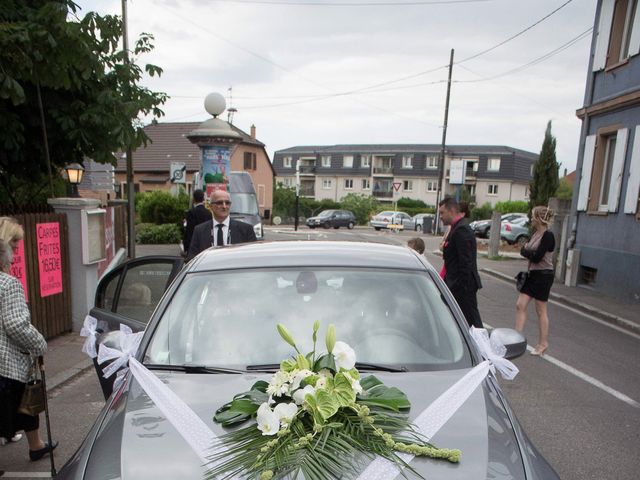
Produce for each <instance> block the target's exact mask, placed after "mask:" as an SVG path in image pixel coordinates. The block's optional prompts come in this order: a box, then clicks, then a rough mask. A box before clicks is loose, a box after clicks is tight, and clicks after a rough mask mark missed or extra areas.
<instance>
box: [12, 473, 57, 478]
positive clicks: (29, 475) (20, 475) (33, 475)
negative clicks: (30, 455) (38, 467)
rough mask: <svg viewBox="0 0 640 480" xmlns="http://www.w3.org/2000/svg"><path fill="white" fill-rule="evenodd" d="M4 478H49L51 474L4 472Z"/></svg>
mask: <svg viewBox="0 0 640 480" xmlns="http://www.w3.org/2000/svg"><path fill="white" fill-rule="evenodd" d="M4 478H51V472H4Z"/></svg>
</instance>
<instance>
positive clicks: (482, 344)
mask: <svg viewBox="0 0 640 480" xmlns="http://www.w3.org/2000/svg"><path fill="white" fill-rule="evenodd" d="M469 333H470V334H471V337H473V339H474V340H475V342H476V344H477V345H478V348H479V349H480V353H481V354H482V356H483V358H485V359H487V360H488V361H489V362H491V371H493V372H494V373H495V370H498V371H499V372H500V375H502V378H504V379H505V380H513V379H514V378H515V377H516V375H517V374H518V372H519V371H520V370H518V367H516V366H515V365H514V364H513V363H512V362H510V361H509V360H507V359H506V358H504V356H505V354H506V353H507V348H506V347H505V346H504V345H503V344H502V343H500V341H498V339H496V338H493V337H491V338H489V333H488V332H487V330H486V329H484V328H476V327H471V329H470V330H469Z"/></svg>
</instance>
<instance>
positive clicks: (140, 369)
mask: <svg viewBox="0 0 640 480" xmlns="http://www.w3.org/2000/svg"><path fill="white" fill-rule="evenodd" d="M120 332H121V336H120V347H121V350H118V349H116V348H110V347H107V346H105V345H100V350H99V353H98V363H100V364H102V363H103V362H106V361H109V360H114V361H113V362H112V363H111V364H109V365H107V367H106V368H105V369H104V377H105V378H108V377H110V376H111V375H113V374H114V373H115V372H118V374H117V375H118V377H117V378H116V381H115V382H114V386H113V388H114V390H117V389H118V388H120V386H121V384H122V382H123V381H124V376H125V375H126V372H127V371H128V370H131V374H132V375H133V376H134V377H135V379H136V381H137V382H138V384H139V385H140V386H141V387H142V389H143V390H144V392H145V394H146V395H147V396H148V397H149V398H150V399H151V400H152V401H153V403H154V404H155V405H156V407H158V409H159V410H160V412H162V414H163V415H164V416H165V418H166V419H167V420H169V422H171V424H172V425H173V427H174V428H175V429H176V430H177V431H178V433H179V434H180V435H182V437H183V438H184V439H185V441H186V442H187V443H188V444H189V445H190V446H191V448H192V449H193V451H194V452H195V453H196V454H197V455H198V457H200V460H201V461H202V463H203V464H206V463H209V460H208V459H207V456H209V455H211V454H212V451H211V445H212V443H213V441H214V440H215V439H216V438H217V437H216V435H215V433H213V431H212V430H211V429H210V428H209V427H208V426H207V425H206V424H205V423H204V422H203V421H202V419H201V418H200V417H199V416H198V415H197V414H196V413H195V412H194V411H193V410H192V409H191V407H189V405H187V404H186V403H185V402H184V401H183V400H182V399H181V398H180V397H178V396H177V395H176V394H175V393H174V392H173V391H172V390H171V389H170V388H169V387H167V385H165V384H164V383H163V382H162V381H161V380H160V379H159V378H158V377H157V376H156V375H155V374H154V373H153V372H152V371H150V370H149V369H148V368H147V367H145V366H144V365H143V364H141V363H140V362H139V361H138V360H136V358H135V354H136V352H137V350H138V346H139V345H140V340H141V339H142V335H143V333H144V332H139V333H132V332H131V329H130V328H129V327H127V326H125V325H120ZM123 367H124V368H123ZM121 368H122V370H120V369H121Z"/></svg>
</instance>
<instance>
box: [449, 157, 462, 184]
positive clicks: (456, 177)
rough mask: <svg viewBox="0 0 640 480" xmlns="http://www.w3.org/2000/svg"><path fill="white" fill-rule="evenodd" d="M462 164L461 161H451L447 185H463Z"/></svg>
mask: <svg viewBox="0 0 640 480" xmlns="http://www.w3.org/2000/svg"><path fill="white" fill-rule="evenodd" d="M464 164H465V162H464V161H463V160H451V166H450V171H449V184H451V185H464Z"/></svg>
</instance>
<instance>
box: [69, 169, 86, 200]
mask: <svg viewBox="0 0 640 480" xmlns="http://www.w3.org/2000/svg"><path fill="white" fill-rule="evenodd" d="M65 170H66V171H67V179H68V180H69V183H70V184H71V196H72V197H74V198H77V197H79V196H80V195H79V194H78V184H80V182H81V181H82V174H83V173H84V167H83V166H82V165H80V164H79V163H72V164H70V165H67V166H66V167H65Z"/></svg>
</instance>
